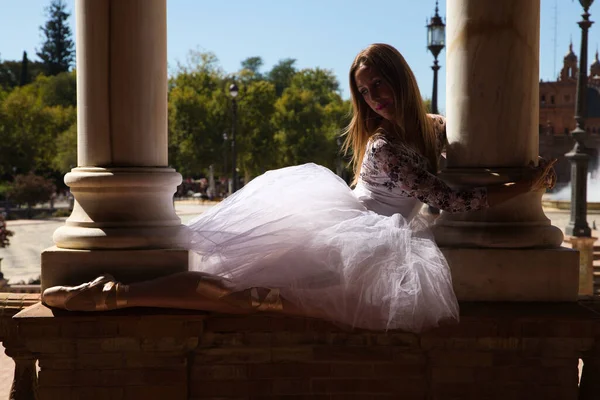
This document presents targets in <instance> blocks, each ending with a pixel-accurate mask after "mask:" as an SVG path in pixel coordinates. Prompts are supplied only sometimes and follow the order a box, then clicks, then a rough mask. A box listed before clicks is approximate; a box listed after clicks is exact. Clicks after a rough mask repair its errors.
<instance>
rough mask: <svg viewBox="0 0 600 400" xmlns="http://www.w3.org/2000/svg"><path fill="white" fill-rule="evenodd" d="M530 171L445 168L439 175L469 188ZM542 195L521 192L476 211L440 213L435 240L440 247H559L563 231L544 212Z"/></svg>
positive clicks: (503, 181) (511, 179) (506, 180)
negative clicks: (499, 202)
mask: <svg viewBox="0 0 600 400" xmlns="http://www.w3.org/2000/svg"><path fill="white" fill-rule="evenodd" d="M529 174H531V169H529V168H493V169H492V168H467V169H465V168H446V169H445V170H444V171H443V172H442V173H441V174H440V178H441V179H442V180H444V181H445V182H446V183H448V184H449V185H450V186H451V187H454V188H472V187H489V186H496V185H500V184H506V183H509V182H517V181H520V180H521V179H524V178H526V177H528V176H529ZM543 194H544V190H539V191H535V192H528V193H523V194H521V195H519V196H516V197H514V198H512V199H510V200H507V201H505V202H503V203H501V204H497V205H495V206H493V207H489V208H484V209H482V210H478V211H470V212H464V213H448V212H442V213H441V215H440V217H439V218H438V219H437V220H436V221H435V224H434V226H433V228H432V229H433V233H434V235H435V240H436V242H437V243H438V245H439V246H440V247H460V248H468V247H482V248H513V249H524V248H558V247H560V246H561V244H562V242H563V233H562V231H561V230H560V229H559V228H557V227H556V226H553V225H552V224H551V222H550V220H549V219H548V218H547V217H546V215H545V214H544V210H543V209H542V195H543Z"/></svg>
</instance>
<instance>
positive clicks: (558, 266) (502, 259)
mask: <svg viewBox="0 0 600 400" xmlns="http://www.w3.org/2000/svg"><path fill="white" fill-rule="evenodd" d="M441 250H442V253H443V254H444V256H445V257H446V259H447V260H448V264H449V265H450V269H451V270H452V279H453V283H454V291H455V293H456V296H457V298H458V300H459V301H510V302H515V301H517V302H526V301H576V300H577V297H578V289H579V252H577V251H575V250H572V249H568V248H566V247H561V248H558V249H468V248H449V247H446V248H442V249H441Z"/></svg>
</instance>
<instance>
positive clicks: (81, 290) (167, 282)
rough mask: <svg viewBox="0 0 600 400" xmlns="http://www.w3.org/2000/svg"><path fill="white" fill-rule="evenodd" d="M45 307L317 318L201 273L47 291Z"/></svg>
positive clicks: (268, 293) (270, 293)
mask: <svg viewBox="0 0 600 400" xmlns="http://www.w3.org/2000/svg"><path fill="white" fill-rule="evenodd" d="M43 299H44V302H46V303H47V304H48V305H51V306H54V307H60V308H66V309H70V310H86V311H93V310H106V309H115V308H124V307H160V308H179V309H191V310H203V311H213V312H221V313H228V314H251V313H255V312H258V311H270V312H277V313H283V314H287V315H302V316H309V317H319V315H318V313H317V312H312V313H311V312H309V311H308V310H301V309H300V308H298V307H296V306H295V305H294V304H292V303H290V302H289V301H287V300H285V299H283V298H281V297H280V296H279V292H278V291H277V290H272V289H267V288H252V289H247V290H243V291H238V292H233V291H232V290H231V289H230V288H229V287H228V285H227V281H226V280H224V279H222V278H219V277H215V276H212V275H208V274H205V273H202V272H195V271H186V272H180V273H177V274H172V275H168V276H165V277H161V278H156V279H152V280H148V281H143V282H136V283H132V284H130V285H123V284H121V283H116V284H115V283H114V282H113V281H109V282H108V284H105V283H102V284H100V285H97V286H95V287H90V286H86V285H82V286H79V287H74V288H67V287H58V288H50V289H48V290H46V291H45V292H44V295H43Z"/></svg>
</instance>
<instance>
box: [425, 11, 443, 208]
mask: <svg viewBox="0 0 600 400" xmlns="http://www.w3.org/2000/svg"><path fill="white" fill-rule="evenodd" d="M438 11H439V8H438V0H436V1H435V15H434V16H433V17H431V20H429V24H427V48H428V49H429V51H431V54H433V65H432V66H431V69H432V70H433V92H432V94H431V112H432V113H433V114H437V113H438V105H437V86H438V71H439V70H440V66H439V65H438V59H437V58H438V56H439V55H440V52H441V51H442V49H443V48H444V45H445V41H446V24H444V22H443V21H442V18H441V17H440V15H439V13H438ZM429 212H430V213H431V214H439V213H440V210H439V209H438V208H436V207H433V206H429Z"/></svg>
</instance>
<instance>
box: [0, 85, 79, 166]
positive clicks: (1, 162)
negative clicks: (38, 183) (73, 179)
mask: <svg viewBox="0 0 600 400" xmlns="http://www.w3.org/2000/svg"><path fill="white" fill-rule="evenodd" d="M40 79H41V80H42V83H40V82H38V81H36V82H34V83H33V84H29V85H25V86H23V87H18V88H16V89H14V90H13V91H12V92H10V93H9V94H8V95H7V96H6V97H5V98H4V100H3V101H2V102H1V103H0V173H4V174H13V172H14V170H15V168H16V170H17V171H21V172H28V171H38V172H43V171H46V172H47V171H51V170H53V169H54V168H53V164H54V162H55V161H54V159H55V157H56V139H57V137H58V135H59V134H60V133H61V132H63V131H65V130H67V129H68V128H69V127H70V126H71V125H72V124H73V123H74V122H75V120H76V110H75V107H72V106H70V107H63V106H59V105H47V104H46V103H44V101H43V97H44V96H43V94H44V88H45V86H44V83H45V84H47V82H48V80H52V79H54V77H53V78H46V77H40ZM74 145H75V144H73V146H74Z"/></svg>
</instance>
